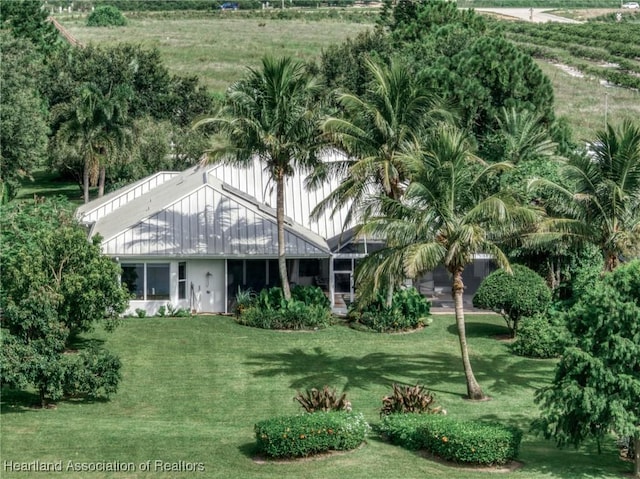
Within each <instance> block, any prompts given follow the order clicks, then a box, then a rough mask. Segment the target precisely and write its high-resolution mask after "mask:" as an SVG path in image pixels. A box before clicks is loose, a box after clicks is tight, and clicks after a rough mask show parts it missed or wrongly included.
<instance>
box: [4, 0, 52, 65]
mask: <svg viewBox="0 0 640 479" xmlns="http://www.w3.org/2000/svg"><path fill="white" fill-rule="evenodd" d="M48 16H49V15H48V12H47V9H46V8H43V5H42V1H41V0H11V1H6V2H2V8H0V24H1V25H2V27H3V28H8V29H9V30H10V31H11V33H12V34H13V36H14V37H16V38H23V39H25V40H28V41H30V42H31V44H32V45H33V46H35V48H36V50H37V51H38V52H39V53H44V54H48V53H51V52H53V51H55V50H57V49H61V46H62V45H63V43H64V41H63V40H62V38H61V37H60V35H58V31H57V30H56V28H55V27H54V26H53V23H51V22H50V21H48ZM3 62H4V57H3ZM7 72H8V70H7V65H3V67H2V74H3V75H5V74H6V73H7Z"/></svg>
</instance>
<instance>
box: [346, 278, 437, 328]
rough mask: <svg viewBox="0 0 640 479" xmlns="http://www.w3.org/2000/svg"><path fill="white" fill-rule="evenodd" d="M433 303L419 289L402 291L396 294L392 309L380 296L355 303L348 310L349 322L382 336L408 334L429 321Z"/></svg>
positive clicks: (394, 294)
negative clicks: (400, 332) (394, 332)
mask: <svg viewBox="0 0 640 479" xmlns="http://www.w3.org/2000/svg"><path fill="white" fill-rule="evenodd" d="M430 310H431V303H430V302H429V300H428V299H427V298H425V297H424V296H423V295H421V294H420V292H419V291H418V290H417V289H416V288H404V289H399V290H397V291H395V292H394V293H393V299H392V301H391V307H388V306H387V304H386V298H385V297H383V295H382V294H379V295H378V296H377V297H376V298H375V299H374V300H373V301H372V302H370V303H368V304H366V305H361V304H358V303H356V304H355V305H354V306H353V307H351V308H350V309H349V313H348V315H349V320H350V321H351V322H354V323H358V324H361V325H364V326H365V327H366V328H367V329H370V330H372V331H376V332H379V333H384V332H392V331H408V330H412V329H416V328H419V327H421V326H424V325H425V324H427V323H428V321H429V313H430Z"/></svg>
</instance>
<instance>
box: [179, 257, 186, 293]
mask: <svg viewBox="0 0 640 479" xmlns="http://www.w3.org/2000/svg"><path fill="white" fill-rule="evenodd" d="M178 299H187V263H184V262H181V263H178Z"/></svg>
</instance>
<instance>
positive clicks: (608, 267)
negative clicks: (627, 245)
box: [604, 251, 618, 273]
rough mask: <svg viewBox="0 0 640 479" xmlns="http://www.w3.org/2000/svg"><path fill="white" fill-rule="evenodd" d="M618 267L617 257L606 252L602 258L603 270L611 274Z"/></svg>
mask: <svg viewBox="0 0 640 479" xmlns="http://www.w3.org/2000/svg"><path fill="white" fill-rule="evenodd" d="M617 266H618V255H616V254H615V253H613V252H611V251H606V252H605V256H604V270H605V272H606V273H611V271H613V270H614V269H616V267H617Z"/></svg>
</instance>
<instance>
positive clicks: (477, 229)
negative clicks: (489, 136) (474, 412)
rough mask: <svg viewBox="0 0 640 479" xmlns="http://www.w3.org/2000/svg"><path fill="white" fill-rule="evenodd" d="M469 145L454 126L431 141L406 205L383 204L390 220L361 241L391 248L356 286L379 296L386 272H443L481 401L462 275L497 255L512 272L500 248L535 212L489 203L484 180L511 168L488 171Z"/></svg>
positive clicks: (416, 164) (415, 164)
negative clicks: (481, 256)
mask: <svg viewBox="0 0 640 479" xmlns="http://www.w3.org/2000/svg"><path fill="white" fill-rule="evenodd" d="M472 144H473V143H472V142H471V141H470V139H469V137H468V136H467V135H466V134H465V133H463V132H462V131H460V130H459V129H457V128H455V127H454V126H451V125H442V126H440V127H439V128H438V130H437V131H436V132H435V134H434V135H432V136H431V137H430V138H428V139H427V140H426V141H425V143H424V147H423V150H422V152H421V154H420V155H418V156H416V157H414V158H413V160H412V161H411V162H409V168H410V170H411V171H412V173H411V178H412V180H411V183H410V184H409V186H408V187H407V189H406V193H405V195H404V197H403V198H401V199H400V200H397V199H394V198H389V197H381V198H380V200H381V201H382V202H383V203H384V204H383V208H382V211H384V215H381V216H378V217H373V218H370V220H369V221H368V222H367V223H366V224H365V225H364V226H362V228H361V229H360V231H359V234H360V235H362V234H372V235H376V236H378V237H383V238H385V239H386V247H385V248H384V249H383V250H381V251H379V252H376V253H374V254H372V255H371V256H369V257H368V258H367V259H366V260H364V262H363V264H362V266H361V268H360V270H359V271H358V278H359V280H360V281H361V284H360V286H361V287H363V288H365V291H373V290H375V289H376V288H377V287H378V282H379V281H380V280H383V281H384V278H385V277H386V275H387V272H388V271H392V272H394V274H397V271H398V269H402V272H403V273H404V275H405V276H406V277H408V278H418V277H420V276H422V275H423V274H424V273H426V272H428V271H432V270H433V269H435V268H436V267H437V266H438V265H439V264H442V265H444V267H445V268H446V269H447V271H448V272H449V273H450V274H451V278H452V287H451V291H452V295H453V299H454V303H455V315H456V325H457V329H458V336H459V341H460V350H461V353H462V362H463V367H464V372H465V375H466V379H467V394H468V397H469V398H470V399H475V400H479V399H483V398H484V397H485V396H484V393H483V392H482V389H481V388H480V385H479V384H478V382H477V381H476V379H475V376H474V374H473V370H472V368H471V362H470V360H469V353H468V347H467V339H466V328H465V321H464V307H463V291H464V283H463V280H462V274H463V272H464V269H465V267H466V266H467V265H469V264H470V263H471V262H472V261H473V259H474V255H476V254H478V253H488V254H491V255H492V256H493V258H494V260H495V262H496V263H497V264H498V265H499V266H501V267H503V268H505V269H507V270H509V262H508V260H507V257H506V255H505V253H504V252H503V251H502V249H501V241H505V240H507V239H509V238H511V237H514V236H516V235H517V233H518V231H519V230H520V229H521V228H524V227H525V226H526V225H528V224H530V223H532V222H534V221H535V220H536V218H537V214H536V212H535V211H534V210H532V209H530V208H528V207H523V206H519V205H518V204H517V203H516V201H515V200H514V199H513V197H509V196H506V195H504V196H501V195H489V194H488V193H487V189H486V188H484V187H483V186H482V185H483V182H482V181H481V180H482V178H483V177H484V176H486V175H490V174H492V173H494V172H498V171H502V170H504V169H507V168H509V167H510V165H508V164H505V163H499V164H493V165H486V164H485V163H484V162H483V161H482V160H480V159H479V158H478V157H477V156H475V154H474V150H473V147H472Z"/></svg>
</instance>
